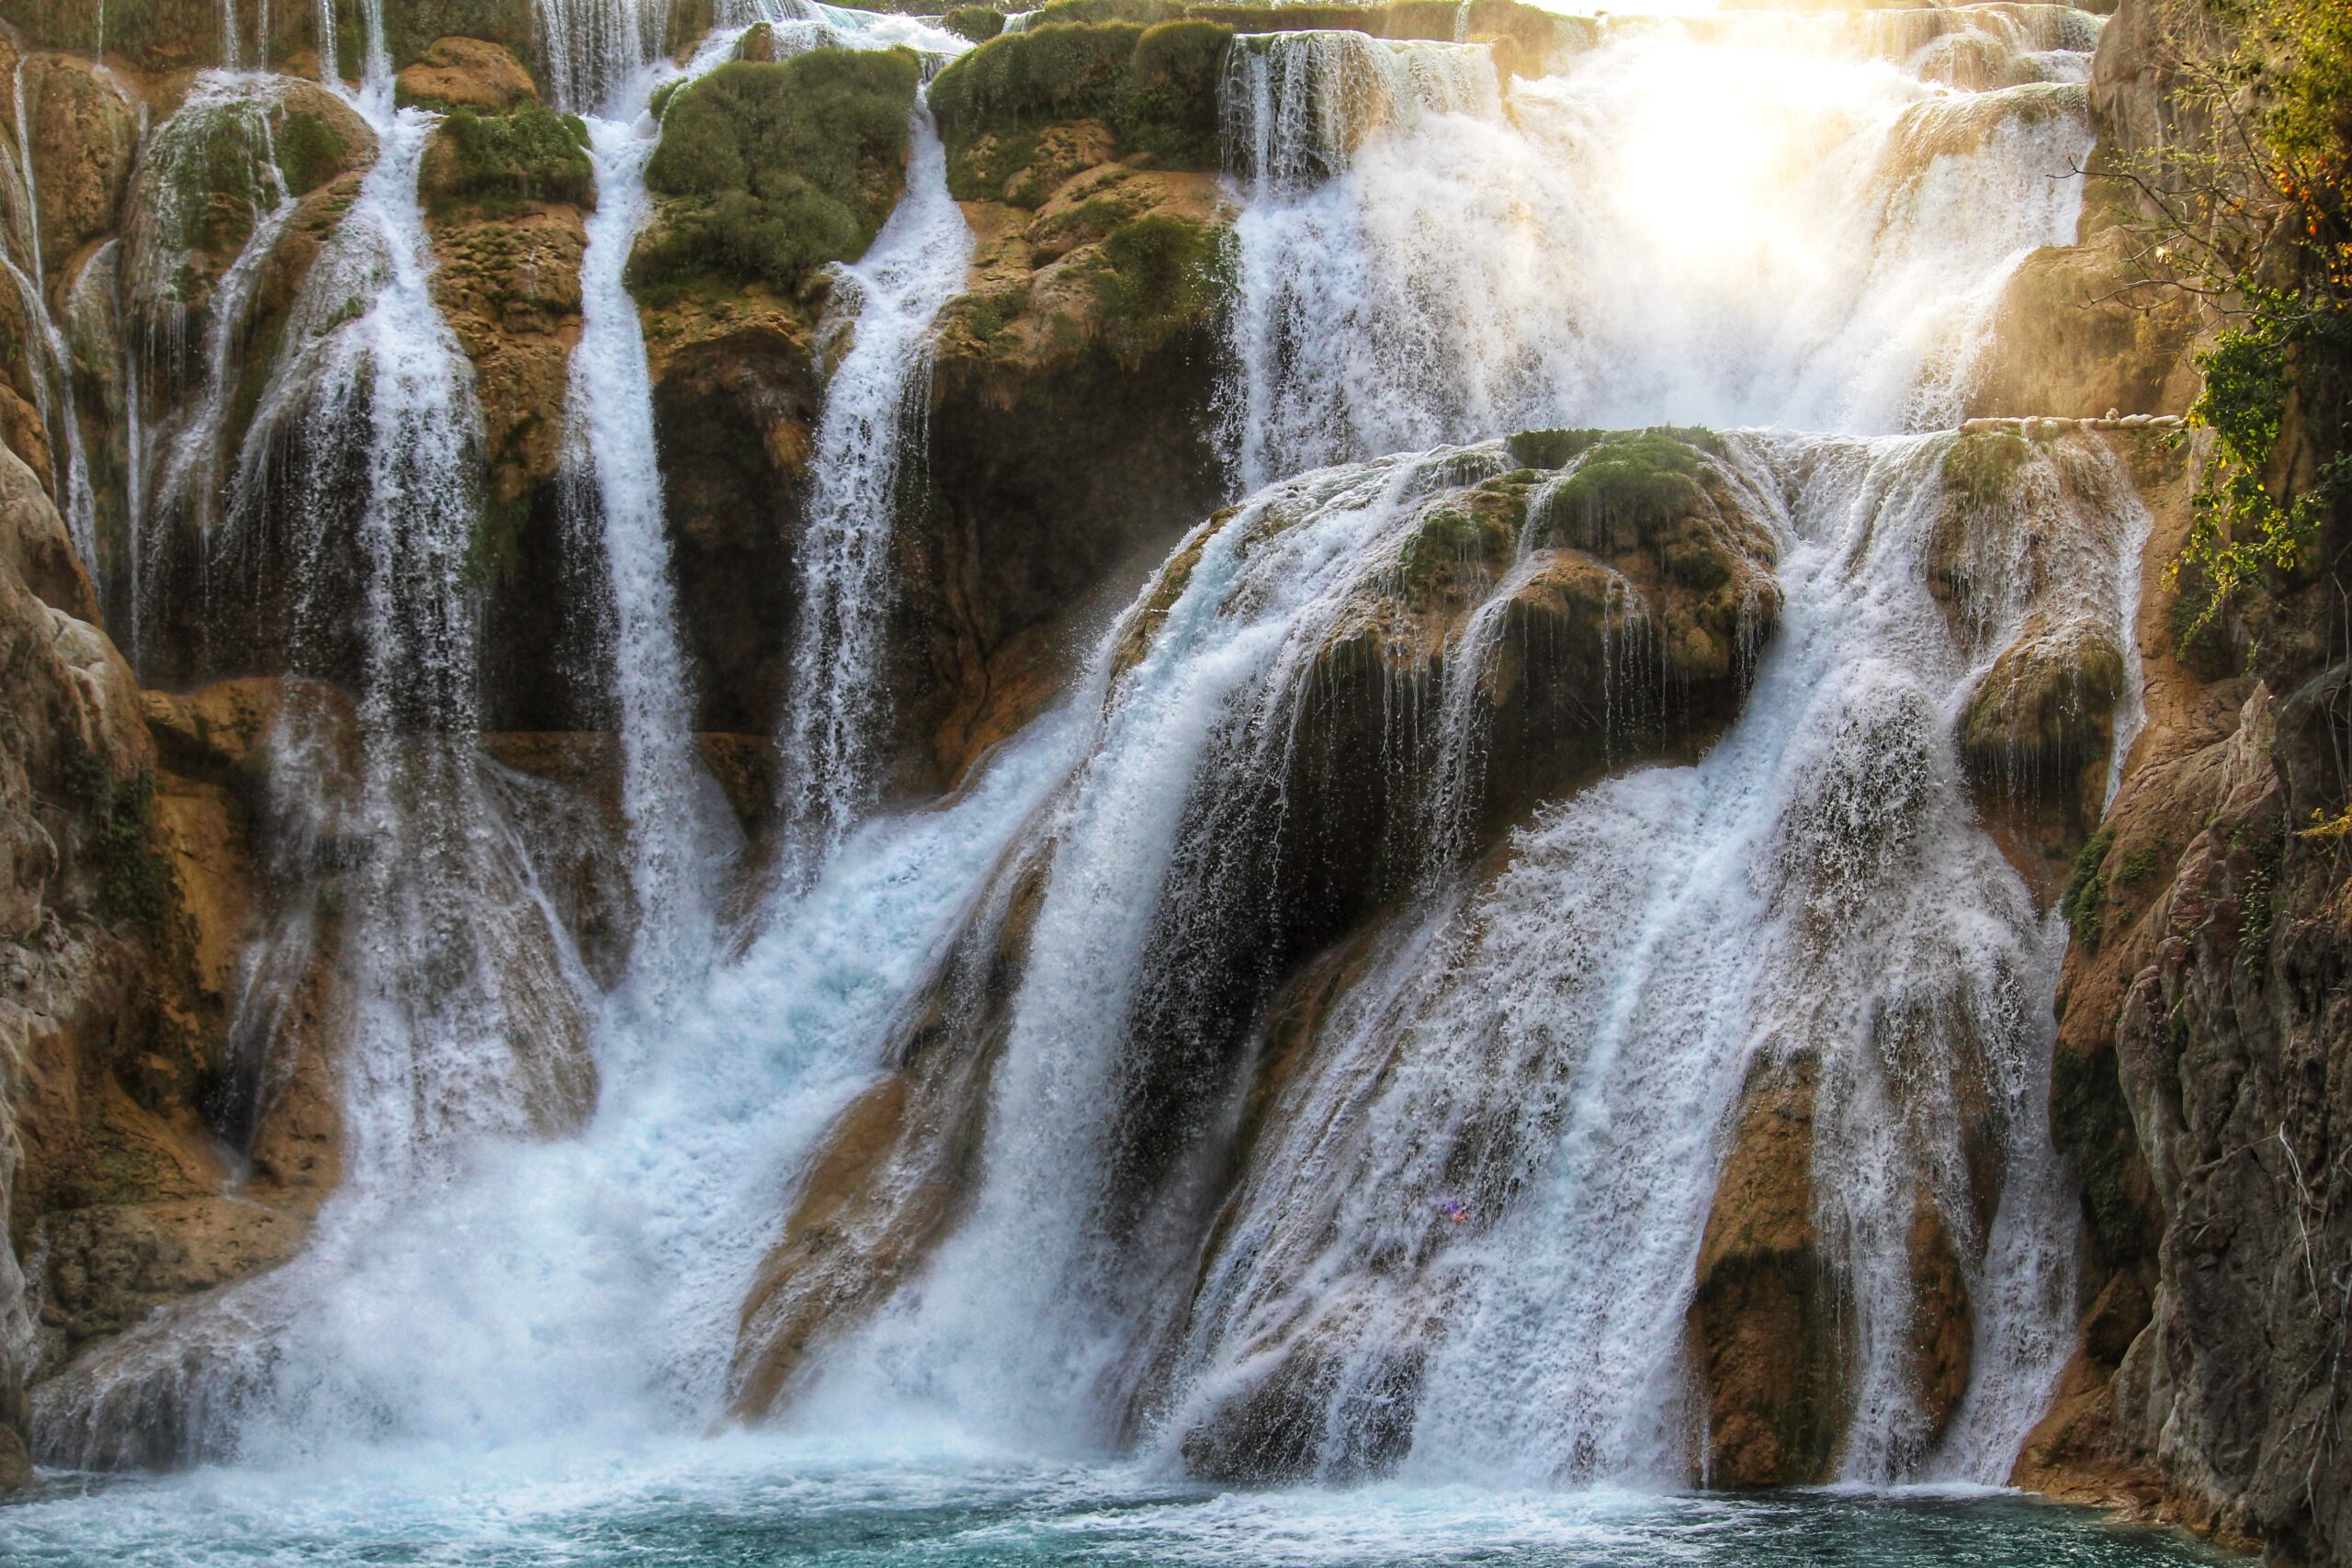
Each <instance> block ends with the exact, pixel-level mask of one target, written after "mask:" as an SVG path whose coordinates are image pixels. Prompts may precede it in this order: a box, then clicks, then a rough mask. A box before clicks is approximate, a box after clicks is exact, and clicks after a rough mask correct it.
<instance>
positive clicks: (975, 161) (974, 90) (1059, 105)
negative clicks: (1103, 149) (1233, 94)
mask: <svg viewBox="0 0 2352 1568" xmlns="http://www.w3.org/2000/svg"><path fill="white" fill-rule="evenodd" d="M1149 19H1150V21H1151V23H1152V25H1150V26H1145V25H1143V23H1142V22H1139V21H1127V20H1110V21H1101V22H1089V23H1086V24H1083V25H1069V26H1057V27H1046V28H1039V27H1035V26H1033V27H1032V28H1030V29H1029V30H1028V31H1026V32H1020V33H1008V34H1005V35H1003V36H1001V37H1000V38H997V39H992V40H991V41H989V42H988V43H985V44H983V45H981V46H980V47H979V48H978V49H976V50H974V51H971V52H970V53H969V54H967V55H965V56H964V57H963V58H962V59H960V60H958V61H956V62H955V63H954V64H953V65H950V66H949V67H948V68H947V69H946V70H945V71H943V72H942V73H940V75H939V80H938V81H937V82H935V83H934V84H933V85H932V91H931V102H932V107H933V109H934V110H936V111H937V113H938V115H939V129H940V135H941V137H942V139H943V140H944V141H945V142H946V144H947V153H948V159H949V164H948V183H949V186H950V187H951V188H952V189H954V191H955V192H956V196H957V197H959V198H960V199H964V200H976V199H981V198H985V197H995V196H998V195H1000V194H1001V193H1002V192H1003V191H1004V190H1005V189H1006V188H1007V186H1008V185H1009V184H1010V183H1012V181H1014V180H1015V179H1016V177H1017V176H1018V175H1020V173H1021V171H1022V170H1023V169H1024V168H1025V167H1027V165H1028V162H1029V160H1030V159H1031V158H1032V157H1034V156H1035V152H1036V132H1037V131H1038V130H1040V129H1042V128H1043V127H1046V126H1048V125H1056V124H1066V123H1068V122H1069V121H1072V120H1081V119H1095V120H1101V121H1103V122H1104V123H1105V124H1107V125H1108V126H1109V127H1110V128H1111V131H1112V135H1113V139H1114V151H1115V152H1117V154H1118V155H1119V156H1121V157H1123V158H1129V159H1133V160H1136V161H1139V162H1147V163H1150V164H1157V165H1159V166H1160V167H1162V168H1181V169H1212V168H1215V167H1216V163H1217V83H1218V79H1219V77H1220V75H1221V74H1222V72H1223V69H1224V61H1225V51H1226V46H1227V44H1228V43H1229V42H1230V41H1231V39H1232V37H1233V29H1232V28H1229V27H1227V26H1225V25H1223V24H1222V23H1218V22H1211V21H1204V20H1197V19H1194V20H1181V19H1180V20H1170V21H1163V20H1159V18H1158V17H1150V18H1149ZM1036 194H1037V196H1038V199H1041V200H1042V199H1043V197H1044V195H1045V194H1046V193H1044V192H1039V193H1036Z"/></svg>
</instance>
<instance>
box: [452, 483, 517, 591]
mask: <svg viewBox="0 0 2352 1568" xmlns="http://www.w3.org/2000/svg"><path fill="white" fill-rule="evenodd" d="M530 516H531V501H530V497H528V496H520V497H517V498H516V499H515V500H514V501H511V502H504V503H503V504H493V505H488V506H484V507H483V508H482V509H481V513H480V515H478V516H477V517H476V518H475V519H474V530H473V534H472V535H471V536H470V537H469V538H468V539H467V541H466V575H467V576H468V577H469V578H471V579H472V580H473V581H475V582H477V583H479V584H481V585H482V586H483V587H495V586H497V585H498V584H500V583H502V582H506V581H512V580H513V578H514V577H515V572H516V571H517V570H519V569H520V568H521V566H522V561H523V528H524V525H526V524H527V523H528V522H529V521H530Z"/></svg>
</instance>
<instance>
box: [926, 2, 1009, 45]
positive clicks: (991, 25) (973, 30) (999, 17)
mask: <svg viewBox="0 0 2352 1568" xmlns="http://www.w3.org/2000/svg"><path fill="white" fill-rule="evenodd" d="M939 20H940V24H941V25H942V26H944V28H946V29H947V30H948V31H949V32H951V33H955V34H956V35H957V36H958V37H960V38H967V39H971V40H972V41H973V42H974V43H986V42H988V41H989V39H992V38H994V37H996V35H997V34H999V33H1001V32H1002V31H1004V13H1003V12H1001V11H999V10H996V9H994V8H992V7H990V6H956V7H955V8H954V9H952V10H950V11H949V12H948V13H947V15H945V16H944V17H941V18H940V19H939Z"/></svg>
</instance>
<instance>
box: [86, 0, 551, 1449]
mask: <svg viewBox="0 0 2352 1568" xmlns="http://www.w3.org/2000/svg"><path fill="white" fill-rule="evenodd" d="M369 22H370V39H369V44H368V61H369V62H370V64H369V71H368V77H367V79H366V80H365V81H364V82H363V83H362V84H361V85H360V87H359V88H358V89H357V90H356V92H355V93H353V94H352V95H351V97H350V101H351V102H352V104H353V106H354V107H355V108H356V109H357V110H359V111H360V112H361V113H362V114H363V115H364V116H365V117H366V118H368V120H369V122H370V124H371V126H372V128H373V129H374V130H375V132H376V134H377V136H378V138H379V144H380V145H379V157H378V159H377V162H376V164H375V165H374V167H373V168H372V169H370V171H369V172H368V175H366V177H365V179H364V180H363V182H362V184H361V186H360V187H359V190H358V193H357V196H356V199H355V200H354V202H353V203H352V205H351V208H350V209H349V211H348V213H347V214H346V215H345V217H344V219H343V220H342V222H341V223H339V224H338V225H337V226H336V228H335V229H334V232H333V234H332V235H331V236H330V237H329V239H328V241H327V242H326V244H325V245H324V247H323V248H322V253H321V254H320V255H319V257H318V259H317V261H316V262H315V264H314V265H312V267H311V273H310V276H308V278H306V280H305V282H304V285H303V288H302V291H301V293H300V297H299V298H298V299H297V300H296V301H295V304H294V306H293V309H292V311H291V313H290V316H289V320H288V330H287V333H286V337H287V341H288V344H290V345H293V346H292V347H290V348H289V350H288V352H287V353H286V354H285V355H281V357H280V358H279V360H278V361H277V364H276V365H275V366H274V367H272V373H271V376H270V378H269V382H268V384H267V386H266V388H265V389H264V391H263V393H262V395H261V400H260V404H259V407H258V409H257V411H256V412H255V414H254V422H253V428H252V430H251V432H250V434H249V435H248V437H247V440H246V444H245V446H244V450H243V454H242V456H241V458H240V462H239V465H238V469H237V473H236V477H235V480H234V483H233V485H232V493H231V496H230V502H229V518H230V522H229V524H228V526H229V528H230V529H231V530H232V533H233V534H235V535H237V536H252V535H254V533H255V531H256V530H259V529H262V528H264V527H265V526H273V525H274V526H277V527H280V528H282V529H283V530H284V531H285V532H286V534H287V535H288V538H287V541H286V544H285V548H286V549H287V552H288V556H289V557H290V558H291V562H292V564H293V566H294V567H295V569H296V570H297V573H298V577H297V593H296V599H297V603H296V612H295V622H296V626H295V635H294V638H293V654H294V661H295V665H296V669H297V671H304V670H306V669H307V668H310V667H311V665H312V664H313V663H314V662H316V661H322V660H332V659H333V657H334V654H333V650H334V649H335V648H337V647H338V646H340V645H342V644H343V643H344V642H345V640H346V639H348V640H349V641H350V642H352V643H354V644H356V650H357V661H358V670H357V680H356V684H357V694H356V722H355V723H354V725H353V726H352V729H353V731H354V733H352V734H351V735H350V736H349V737H348V750H346V740H345V735H344V732H343V729H342V726H341V725H340V724H339V723H338V722H337V720H336V718H335V716H334V711H333V707H332V705H329V704H326V703H324V702H323V701H322V700H319V699H318V698H317V697H316V696H314V695H311V694H308V693H306V692H302V691H298V692H296V693H294V694H290V695H289V701H288V705H287V709H286V711H285V713H284V714H283V715H282V716H281V717H280V719H279V721H278V725H277V732H276V734H275V737H274V739H273V741H272V750H273V757H272V764H271V767H272V788H273V790H274V791H276V792H277V793H278V795H279V796H280V798H290V799H292V800H296V801H315V802H325V803H331V806H330V824H331V831H332V833H333V835H334V839H335V840H337V841H338V842H340V843H341V844H342V845H343V846H344V847H343V848H342V849H341V850H340V851H339V852H338V853H337V861H336V863H337V864H338V865H339V866H341V867H342V868H344V869H343V870H342V874H341V878H340V883H341V886H340V892H339V896H338V897H337V898H336V900H335V903H336V918H335V919H334V920H331V921H318V922H297V923H296V928H295V929H296V930H298V931H301V932H303V933H305V934H311V935H315V936H317V937H319V938H321V939H322V940H328V941H332V942H333V943H334V946H333V948H332V950H331V953H329V954H327V955H325V956H328V957H329V958H330V961H331V962H332V964H333V966H334V972H335V976H336V981H335V984H336V993H337V997H338V1002H337V1010H338V1013H339V1017H340V1021H341V1023H342V1030H341V1032H340V1036H339V1038H338V1039H337V1041H336V1042H335V1044H334V1070H335V1072H336V1074H337V1076H338V1077H339V1078H340V1080H341V1089H342V1096H343V1107H342V1122H343V1126H344V1130H345V1135H344V1139H343V1177H342V1181H341V1184H340V1186H339V1187H338V1188H337V1190H336V1191H335V1194H334V1197H333V1199H332V1200H331V1201H329V1203H328V1205H327V1206H326V1208H325V1209H324V1210H323V1211H322V1213H321V1214H320V1216H319V1218H318V1220H317V1222H316V1224H315V1225H314V1228H313V1232H312V1235H311V1243H310V1247H309V1248H308V1250H307V1251H306V1252H305V1254H304V1255H303V1256H302V1257H301V1258H300V1259H298V1261H297V1262H296V1264H294V1265H292V1266H290V1267H288V1269H281V1270H279V1271H277V1272H276V1273H273V1274H267V1275H264V1276H261V1277H259V1278H256V1279H254V1280H248V1281H246V1282H245V1283H244V1284H243V1285H242V1286H240V1287H239V1288H238V1289H237V1290H235V1291H233V1292H227V1293H225V1294H224V1295H223V1297H222V1298H221V1299H220V1300H218V1301H215V1302H212V1303H209V1304H208V1310H207V1311H206V1312H205V1313H203V1314H198V1315H197V1316H196V1317H195V1318H194V1320H193V1321H191V1322H189V1323H187V1324H180V1323H177V1322H175V1321H172V1320H170V1319H169V1318H168V1317H167V1318H166V1319H163V1320H158V1321H155V1322H153V1323H151V1324H150V1325H147V1326H146V1327H145V1328H143V1329H142V1330H141V1332H140V1333H139V1334H136V1335H132V1336H127V1337H125V1339H124V1340H123V1341H122V1342H121V1343H120V1345H119V1347H117V1348H116V1350H115V1353H114V1354H113V1355H112V1356H111V1357H110V1358H108V1359H107V1360H106V1361H105V1362H104V1363H103V1364H98V1365H94V1366H91V1367H89V1368H87V1369H86V1370H85V1372H84V1375H83V1376H82V1377H80V1378H79V1379H78V1380H59V1381H58V1382H52V1383H51V1384H48V1385H45V1386H44V1401H45V1403H44V1406H43V1413H42V1416H41V1422H42V1432H43V1442H44V1444H45V1445H46V1449H47V1450H48V1451H51V1452H53V1453H56V1454H59V1455H63V1456H68V1457H73V1458H91V1457H103V1458H107V1459H109V1460H111V1461H115V1462H119V1461H121V1460H122V1459H123V1458H124V1457H126V1456H128V1455H130V1454H134V1453H138V1454H147V1455H152V1456H158V1457H177V1456H187V1455H192V1454H199V1453H217V1452H226V1451H234V1450H238V1449H239V1448H240V1447H241V1446H242V1445H246V1444H249V1443H251V1442H257V1441H261V1440H262V1439H260V1438H254V1437H253V1436H252V1432H253V1430H254V1423H256V1422H264V1423H277V1424H280V1425H282V1426H283V1427H287V1428H289V1429H293V1430H297V1431H311V1430H316V1429H320V1428H323V1429H325V1430H328V1431H337V1432H340V1431H347V1430H350V1429H352V1423H353V1422H354V1421H355V1420H356V1421H359V1422H361V1423H363V1424H364V1423H365V1421H366V1420H367V1419H368V1416H367V1411H366V1408H365V1404H364V1399H360V1398H356V1397H355V1396H354V1394H353V1392H352V1390H351V1387H350V1383H349V1381H348V1380H349V1378H350V1376H351V1369H350V1367H348V1366H345V1365H344V1364H342V1363H341V1362H340V1361H339V1360H338V1359H337V1358H335V1357H334V1356H333V1355H329V1356H327V1357H324V1358H320V1357H306V1356H305V1355H304V1354H302V1351H303V1348H304V1346H305V1340H304V1336H305V1335H308V1334H318V1333H328V1332H331V1325H334V1323H335V1322H337V1321H338V1318H337V1313H338V1305H339V1303H340V1304H341V1306H342V1307H343V1308H344V1309H345V1310H347V1309H348V1308H349V1307H350V1306H351V1304H352V1299H351V1298H349V1297H347V1296H342V1295H339V1294H338V1292H337V1286H338V1285H339V1284H340V1283H341V1282H343V1281H344V1280H345V1279H346V1278H347V1277H348V1275H349V1273H350V1272H351V1271H352V1270H353V1269H354V1267H355V1259H356V1258H365V1257H366V1255H367V1252H368V1247H370V1246H371V1245H372V1240H373V1236H374V1235H375V1233H377V1232H378V1231H379V1229H380V1227H381V1226H382V1225H383V1224H385V1223H386V1221H387V1220H388V1218H390V1216H394V1215H397V1214H399V1213H403V1212H405V1211H406V1210H407V1209H408V1208H409V1207H410V1206H412V1205H413V1203H414V1202H415V1201H416V1199H417V1198H418V1197H419V1195H420V1194H422V1193H424V1192H426V1191H429V1190H434V1189H435V1187H437V1186H440V1185H443V1184H446V1183H447V1181H449V1180H450V1179H452V1178H453V1176H454V1175H455V1174H456V1173H457V1172H458V1171H459V1170H461V1169H463V1168H466V1165H467V1163H468V1162H469V1159H471V1158H473V1157H476V1155H477V1153H478V1151H479V1150H480V1149H481V1148H482V1147H483V1146H485V1145H494V1144H496V1143H497V1142H499V1141H501V1140H506V1139H513V1138H515V1137H518V1136H525V1135H529V1134H546V1133H548V1132H551V1131H554V1130H557V1129H560V1128H564V1127H568V1126H573V1125H577V1124H578V1123H579V1122H581V1121H582V1119H583V1118H584V1116H585V1115H586V1113H587V1111H588V1110H589V1108H590V1107H591V1106H592V1105H593V1103H594V1067H593V1065H592V1064H591V1063H590V1061H589V1060H588V1057H587V1055H586V1048H585V1039H584V1023H583V1019H582V995H583V992H584V990H585V988H586V981H585V976H584V974H583V973H582V969H581V966H580V964H579V962H578V960H577V958H576V956H575V955H574V954H572V953H571V950H570V946H569V942H568V939H567V938H566V937H565V936H564V934H563V931H562V929H561V926H560V922H559V921H558V920H557V919H556V918H555V917H554V914H553V911H552V910H551V908H549V906H548V900H547V898H546V897H545V896H544V895H543V894H542V893H541V892H540V890H539V888H538V886H537V879H536V875H535V873H534V870H533V867H532V865H531V863H530V860H529V857H528V852H527V849H526V845H524V844H523V842H522V841H521V840H519V838H518V836H517V835H516V833H515V830H514V829H513V828H512V826H511V824H510V823H509V822H508V821H507V819H506V818H505V816H504V814H503V812H502V811H501V810H500V808H499V806H498V803H497V801H496V799H495V798H494V796H493V795H492V790H491V784H490V780H489V778H488V776H487V774H486V773H485V764H484V762H483V761H482V760H481V757H480V755H479V753H478V751H477V750H476V745H475V731H476V730H477V728H479V720H478V709H477V704H476V700H475V689H474V683H475V680H476V658H477V629H478V628H477V618H478V606H477V604H476V598H477V595H476V592H475V590H474V587H473V584H472V582H471V581H470V580H469V575H468V570H467V560H468V557H469V552H470V547H471V544H472V538H473V534H474V530H475V528H476V526H477V525H478V523H479V520H480V517H481V506H482V503H481V494H480V491H479V475H480V470H481V414H480V412H479V410H478V408H477V407H476V404H475V400H474V389H473V378H472V372H471V368H470V366H469V363H468V361H467V359H466V357H465V355H464V354H463V352H462V351H461V350H460V349H459V347H458V344H457V342H456V339H455V337H454V336H453V334H452V333H450V331H449V329H448V327H447V324H446V323H445V322H444V321H442V320H441V317H440V315H439V313H438V311H437V310H436V309H435V305H434V301H433V298H432V292H431V287H430V273H431V269H432V254H431V249H430V246H429V243H428V242H427V238H426V234H425V230H424V215H423V212H422V209H421V208H420V206H419V203H418V199H417V192H416V186H417V176H418V171H419V166H420V164H421V163H422V160H423V157H424V148H425V144H426V142H427V141H428V139H429V138H430V136H431V134H432V130H433V128H434V125H435V117H434V116H432V115H430V114H427V113H424V112H423V111H420V110H415V109H401V110H397V111H395V110H394V109H393V107H392V106H391V84H390V73H389V69H388V66H387V63H386V58H387V57H386V51H385V49H384V46H383V40H382V37H381V29H380V17H379V15H377V14H376V13H375V11H374V10H373V9H372V7H371V9H370V12H369ZM270 518H275V519H277V522H276V523H275V524H270V523H268V522H267V521H266V519H270ZM349 751H356V759H354V761H352V762H347V761H345V758H346V756H347V755H348V754H349ZM355 763H356V769H355V766H354V764H355ZM351 771H356V776H348V773H349V772H351ZM274 957H275V959H276V961H277V963H280V964H287V965H290V966H291V967H292V968H293V969H294V970H296V971H299V970H300V969H301V968H303V967H305V966H306V965H307V964H308V962H309V959H308V957H307V955H300V954H295V955H273V954H272V953H269V952H268V951H266V949H265V950H264V951H263V952H261V953H257V954H256V955H254V962H255V963H256V964H260V965H264V966H267V965H269V964H271V963H272V961H273V958H274ZM260 999H261V1000H263V1001H264V1002H271V1001H274V1000H275V998H260ZM310 1048H311V1049H318V1048H319V1046H317V1045H316V1044H313V1045H312V1046H311V1047H310ZM159 1397H161V1398H165V1399H168V1400H170V1401H171V1402H172V1403H171V1404H170V1406H169V1410H170V1414H169V1415H164V1414H163V1413H161V1412H159V1411H158V1410H157V1408H156V1407H155V1405H154V1403H153V1402H154V1401H155V1400H156V1399H158V1398H159ZM247 1451H250V1450H247Z"/></svg>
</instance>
